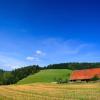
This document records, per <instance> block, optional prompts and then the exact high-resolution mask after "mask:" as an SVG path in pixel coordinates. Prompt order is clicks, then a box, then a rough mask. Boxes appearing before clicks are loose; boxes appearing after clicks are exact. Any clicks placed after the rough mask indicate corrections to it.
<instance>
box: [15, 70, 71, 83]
mask: <svg viewBox="0 0 100 100" xmlns="http://www.w3.org/2000/svg"><path fill="white" fill-rule="evenodd" d="M71 72H72V71H71V70H68V69H47V70H41V71H40V72H38V73H36V74H34V75H30V76H28V77H26V78H24V79H22V80H20V81H19V82H18V83H17V84H30V83H37V82H42V83H51V82H54V81H55V79H59V78H61V79H64V80H65V79H69V76H70V73H71Z"/></svg>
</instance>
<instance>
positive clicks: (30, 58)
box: [26, 50, 46, 62]
mask: <svg viewBox="0 0 100 100" xmlns="http://www.w3.org/2000/svg"><path fill="white" fill-rule="evenodd" d="M45 54H46V53H44V52H43V51H42V50H36V51H35V53H33V55H32V56H28V57H26V59H27V60H28V61H33V62H38V61H41V59H40V58H41V57H42V56H45Z"/></svg>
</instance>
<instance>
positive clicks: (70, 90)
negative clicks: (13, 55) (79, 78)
mask: <svg viewBox="0 0 100 100" xmlns="http://www.w3.org/2000/svg"><path fill="white" fill-rule="evenodd" d="M0 100H100V83H77V84H76V83H74V84H72V83H70V84H69V83H68V84H54V83H33V84H26V85H8V86H0Z"/></svg>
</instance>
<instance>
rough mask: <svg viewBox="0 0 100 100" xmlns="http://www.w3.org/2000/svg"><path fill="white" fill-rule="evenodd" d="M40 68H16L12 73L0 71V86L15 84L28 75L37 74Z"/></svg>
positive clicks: (35, 66)
mask: <svg viewBox="0 0 100 100" xmlns="http://www.w3.org/2000/svg"><path fill="white" fill-rule="evenodd" d="M40 69H41V68H40V67H39V66H38V65H32V66H27V67H22V68H18V69H15V70H12V71H3V70H0V85H9V84H15V83H17V82H18V81H19V80H21V79H23V78H25V77H27V76H28V75H31V74H35V73H37V72H38V71H39V70H40Z"/></svg>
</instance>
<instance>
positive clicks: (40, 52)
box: [36, 50, 45, 56]
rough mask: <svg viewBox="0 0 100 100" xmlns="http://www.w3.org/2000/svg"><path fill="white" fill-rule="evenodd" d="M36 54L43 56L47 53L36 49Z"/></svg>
mask: <svg viewBox="0 0 100 100" xmlns="http://www.w3.org/2000/svg"><path fill="white" fill-rule="evenodd" d="M36 55H41V56H44V55H45V53H44V52H43V51H41V50H36Z"/></svg>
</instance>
